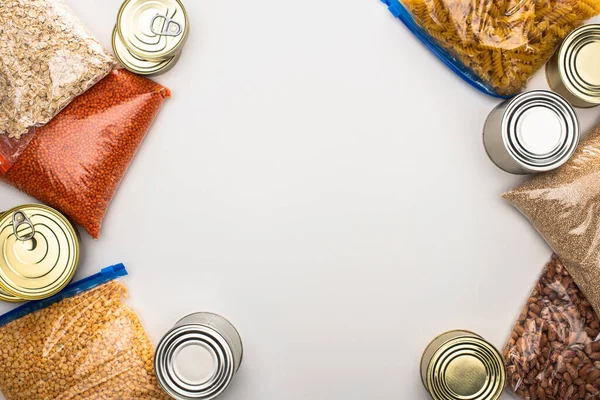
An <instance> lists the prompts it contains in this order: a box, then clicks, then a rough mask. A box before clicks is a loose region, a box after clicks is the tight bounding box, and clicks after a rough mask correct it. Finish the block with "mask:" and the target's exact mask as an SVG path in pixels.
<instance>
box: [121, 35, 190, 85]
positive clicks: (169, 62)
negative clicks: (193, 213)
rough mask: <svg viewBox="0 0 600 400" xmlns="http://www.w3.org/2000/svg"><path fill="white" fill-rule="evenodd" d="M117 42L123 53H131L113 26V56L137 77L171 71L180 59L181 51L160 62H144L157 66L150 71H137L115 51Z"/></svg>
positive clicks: (137, 69)
mask: <svg viewBox="0 0 600 400" xmlns="http://www.w3.org/2000/svg"><path fill="white" fill-rule="evenodd" d="M117 40H119V41H120V42H121V44H122V45H123V47H124V48H125V51H129V52H130V53H131V51H130V50H129V49H128V48H127V47H126V46H125V44H124V43H123V41H122V40H121V37H120V35H119V33H118V29H117V26H116V25H115V27H114V29H113V33H112V39H111V42H112V47H113V53H114V54H115V57H116V58H117V61H119V63H120V64H121V65H122V66H123V67H124V68H125V69H127V70H129V71H131V72H133V73H135V74H137V75H143V76H154V75H159V74H162V73H165V72H167V71H169V70H171V69H172V68H173V67H174V66H175V64H177V61H179V58H180V57H181V53H182V52H181V51H180V52H179V53H177V54H175V55H174V56H173V57H171V58H168V59H166V60H160V61H148V60H146V62H154V63H156V64H157V68H155V69H152V70H148V71H146V70H143V69H139V68H135V65H133V64H131V63H130V62H126V61H125V59H124V57H123V55H122V54H121V53H120V52H119V51H118V50H117V43H116V41H117ZM132 56H133V54H132Z"/></svg>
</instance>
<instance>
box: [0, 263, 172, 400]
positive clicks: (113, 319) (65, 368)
mask: <svg viewBox="0 0 600 400" xmlns="http://www.w3.org/2000/svg"><path fill="white" fill-rule="evenodd" d="M125 275H127V271H126V269H125V267H124V266H123V265H122V264H118V265H114V266H112V267H108V268H104V269H103V270H102V271H101V272H100V273H98V274H96V275H92V276H90V277H88V278H85V279H83V280H80V281H78V282H74V283H71V284H70V285H68V286H67V287H66V288H65V289H64V290H63V291H62V292H60V293H58V294H56V295H54V296H52V297H50V298H48V299H45V300H41V301H35V302H30V303H26V304H24V305H22V306H21V307H19V308H16V309H15V310H13V311H10V312H8V313H6V314H4V315H3V316H0V349H1V351H0V391H2V394H3V395H4V396H5V397H6V399H7V400H42V399H44V400H49V399H86V400H122V399H136V400H147V399H160V400H163V399H164V400H166V399H168V398H169V397H168V396H167V395H166V394H165V393H164V392H163V391H162V389H160V387H159V386H158V383H157V380H156V377H155V375H154V366H153V357H154V355H153V352H154V350H153V347H152V344H151V343H150V340H149V339H148V336H147V335H146V332H145V331H144V328H143V326H142V324H141V322H140V320H139V318H138V317H137V315H136V314H135V312H134V311H133V310H131V309H130V308H129V307H128V306H127V304H126V303H125V302H124V298H125V297H126V295H127V289H126V288H125V286H123V284H122V283H120V282H119V280H118V278H120V277H122V276H125Z"/></svg>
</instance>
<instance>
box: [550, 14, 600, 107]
mask: <svg viewBox="0 0 600 400" xmlns="http://www.w3.org/2000/svg"><path fill="white" fill-rule="evenodd" d="M558 70H559V73H560V76H561V79H562V81H563V84H564V85H565V87H566V88H567V90H568V91H569V92H571V94H573V96H575V97H576V98H579V99H581V100H583V101H584V102H586V103H590V104H600V25H599V24H590V25H584V26H581V27H579V28H577V29H576V30H574V31H573V32H571V33H570V34H569V35H568V36H567V37H566V38H565V40H564V41H563V43H562V44H561V46H560V49H559V50H558Z"/></svg>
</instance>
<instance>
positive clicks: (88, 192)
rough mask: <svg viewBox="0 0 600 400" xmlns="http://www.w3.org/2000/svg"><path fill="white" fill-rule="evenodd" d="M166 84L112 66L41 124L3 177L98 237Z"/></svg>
mask: <svg viewBox="0 0 600 400" xmlns="http://www.w3.org/2000/svg"><path fill="white" fill-rule="evenodd" d="M170 94H171V92H170V91H169V89H167V88H165V87H163V86H161V85H159V84H158V83H155V82H153V81H151V80H149V79H146V78H143V77H141V76H138V75H135V74H133V73H131V72H128V71H126V70H114V71H112V72H111V73H110V74H109V75H108V76H107V77H106V78H104V79H103V80H101V81H100V82H99V83H97V84H96V85H95V86H94V87H93V88H91V89H90V90H89V91H87V92H86V93H84V94H83V95H81V96H79V97H78V98H77V99H75V100H74V101H73V102H72V103H71V104H70V105H69V106H68V107H67V108H65V109H64V110H63V111H62V112H61V113H60V114H58V115H57V116H56V117H55V118H54V119H53V120H52V121H50V123H48V124H47V125H45V126H43V127H41V128H39V129H38V130H37V132H36V135H35V137H34V138H33V139H32V141H31V142H30V144H29V146H28V147H27V148H26V149H25V151H24V152H23V153H22V154H21V156H20V157H19V159H18V160H17V162H16V163H15V164H14V166H13V167H12V168H11V169H10V170H9V171H8V173H7V174H6V175H4V176H3V177H2V179H3V180H5V181H6V182H8V183H10V184H11V185H13V186H15V187H17V188H18V189H21V190H23V191H24V192H26V193H28V194H30V195H31V196H33V197H36V198H37V199H38V200H40V201H42V202H43V203H46V204H48V205H49V206H51V207H54V208H56V209H58V210H60V211H62V212H63V213H64V214H66V215H67V216H68V217H70V218H71V219H72V220H73V221H74V222H76V223H78V224H79V225H81V226H83V227H84V228H85V229H86V230H87V231H88V232H89V233H90V234H91V235H92V236H93V237H94V238H97V237H98V234H99V231H100V225H101V223H102V218H103V217H104V214H105V213H106V210H107V208H108V205H109V203H110V201H111V199H112V197H113V195H114V194H115V192H116V190H117V187H118V185H119V183H120V182H121V179H122V178H123V175H124V174H125V171H126V170H127V167H128V166H129V164H130V162H131V160H132V159H133V156H134V155H135V153H136V151H137V149H138V147H139V145H140V144H141V142H142V140H143V139H144V136H145V135H146V132H147V131H148V129H149V128H150V125H151V124H152V121H153V120H154V117H155V116H156V115H157V113H158V111H159V109H160V107H161V105H162V104H163V101H164V99H165V98H167V97H170Z"/></svg>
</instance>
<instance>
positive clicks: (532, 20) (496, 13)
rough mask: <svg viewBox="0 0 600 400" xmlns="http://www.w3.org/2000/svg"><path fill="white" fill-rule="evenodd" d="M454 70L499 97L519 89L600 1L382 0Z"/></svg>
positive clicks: (594, 11)
mask: <svg viewBox="0 0 600 400" xmlns="http://www.w3.org/2000/svg"><path fill="white" fill-rule="evenodd" d="M381 1H382V2H383V3H385V4H387V6H388V8H389V10H390V12H391V13H392V14H393V15H394V16H395V17H396V18H399V19H400V20H401V21H402V22H403V23H404V24H405V25H406V26H407V27H408V29H409V30H410V31H411V32H412V33H413V34H414V35H415V36H416V37H417V38H418V39H419V40H420V41H421V42H423V44H425V46H426V47H427V48H429V50H431V52H433V53H434V54H435V55H436V56H437V57H438V58H439V59H440V60H441V61H442V62H443V63H444V64H446V65H447V66H448V67H449V68H450V69H451V70H452V71H453V72H455V73H456V74H457V75H459V76H460V77H461V78H462V79H463V80H465V81H466V82H467V83H469V84H471V85H472V86H474V87H475V88H477V89H479V90H481V91H483V92H484V93H487V94H490V95H492V96H497V97H510V96H513V95H515V94H517V93H518V92H520V91H521V90H522V89H523V88H524V87H525V86H526V84H527V81H528V80H529V78H530V77H531V76H532V75H533V74H534V73H535V72H536V71H537V70H539V69H540V68H541V67H542V66H543V65H544V64H545V63H546V61H548V60H549V59H550V57H551V56H552V54H553V53H554V50H555V48H556V46H557V45H558V44H559V43H560V42H561V41H562V39H564V38H565V37H566V36H567V35H568V34H569V32H571V31H572V30H573V29H575V28H577V27H578V26H579V25H581V24H583V23H584V22H585V21H586V20H588V19H590V18H592V17H593V16H595V15H597V14H599V13H600V0H477V1H472V0H381Z"/></svg>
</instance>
